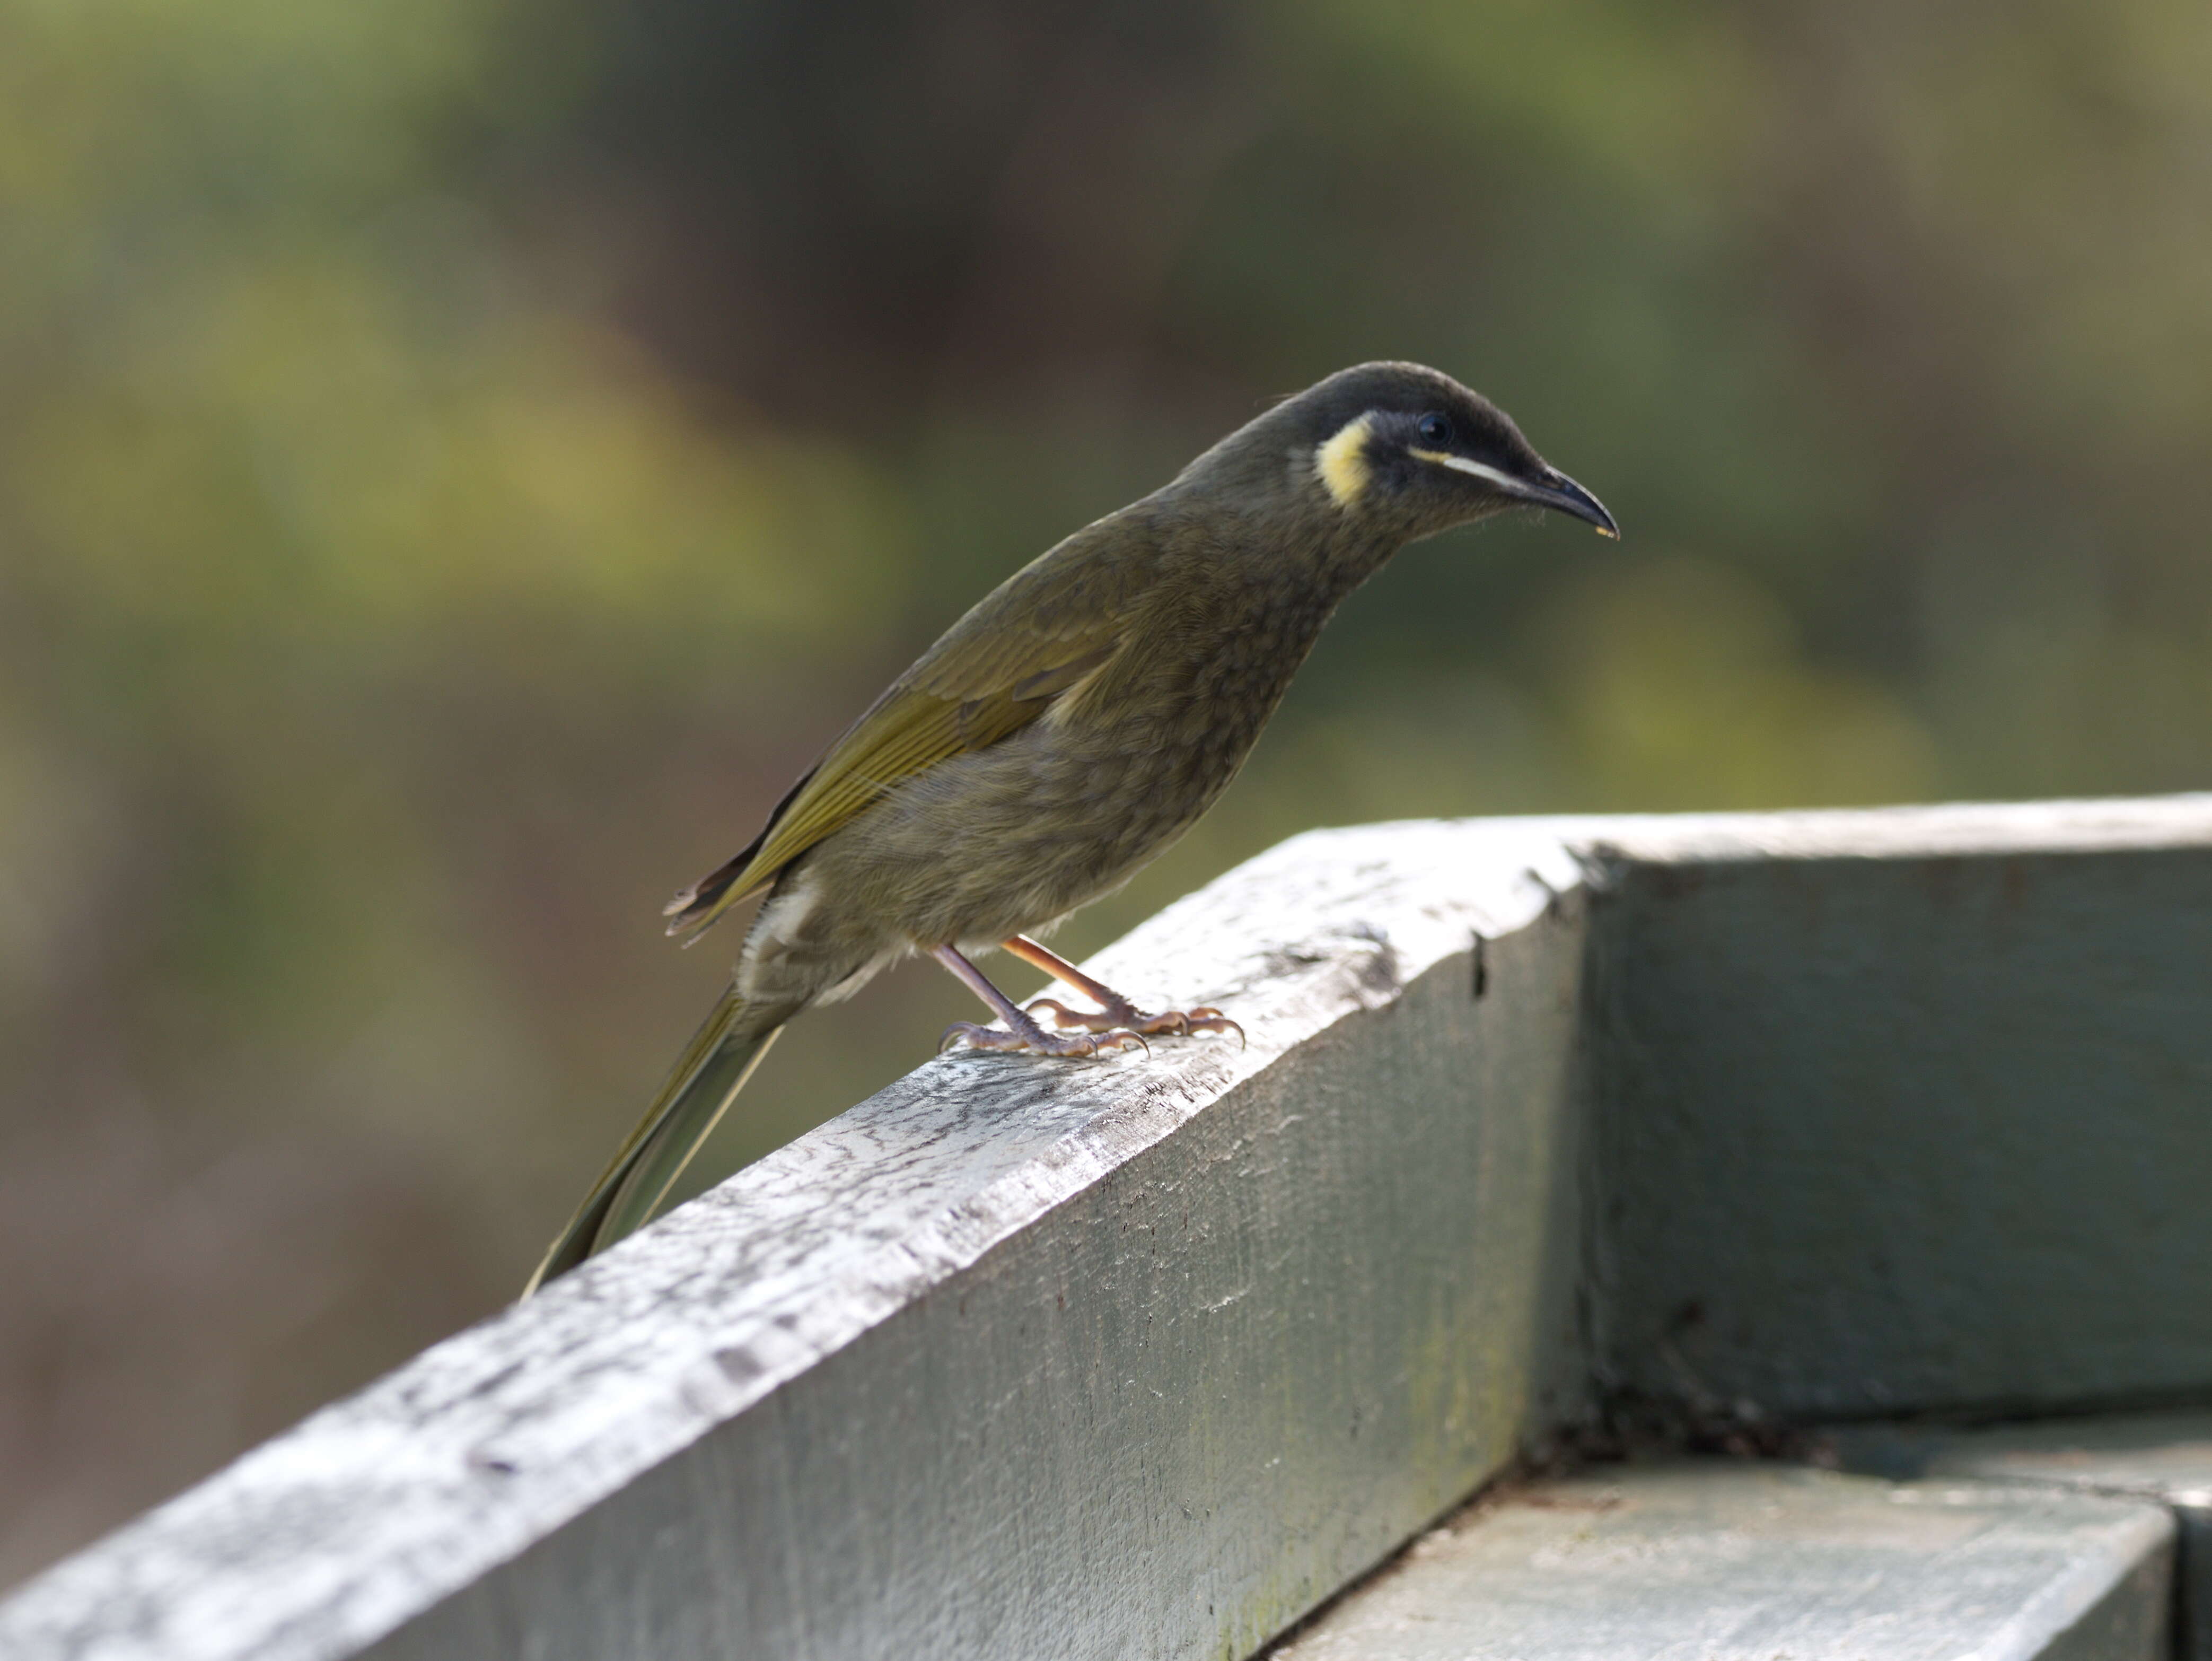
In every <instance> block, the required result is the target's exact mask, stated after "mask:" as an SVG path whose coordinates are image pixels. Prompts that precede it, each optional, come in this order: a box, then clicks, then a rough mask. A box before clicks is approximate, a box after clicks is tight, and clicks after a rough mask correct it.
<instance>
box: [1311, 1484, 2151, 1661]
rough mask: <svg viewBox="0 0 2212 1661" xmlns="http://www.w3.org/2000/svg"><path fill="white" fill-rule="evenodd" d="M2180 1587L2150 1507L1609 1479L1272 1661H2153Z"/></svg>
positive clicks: (1540, 1501)
mask: <svg viewBox="0 0 2212 1661" xmlns="http://www.w3.org/2000/svg"><path fill="white" fill-rule="evenodd" d="M2172 1572H2173V1521H2172V1518H2171V1517H2169V1516H2168V1515H2167V1514H2166V1512H2163V1511H2161V1510H2160V1509H2159V1508H2158V1507H2157V1506H2153V1505H2147V1504H2144V1503H2142V1502H2140V1501H2130V1500H2112V1499H2106V1498H2101V1497H2097V1496H2093V1495H2088V1494H2061V1493H2053V1492H2050V1491H2045V1492H2041V1493H2035V1492H2028V1491H2024V1490H2021V1489H2020V1488H2003V1487H2000V1486H1996V1485H1994V1484H1982V1483H1960V1482H1908V1483H1904V1484H1901V1485H1893V1484H1891V1483H1888V1482H1871V1481H1869V1480H1868V1479H1866V1478H1864V1477H1858V1476H1839V1475H1836V1474H1835V1473H1834V1472H1832V1471H1825V1470H1808V1469H1790V1468H1789V1467H1786V1466H1774V1465H1765V1466H1761V1465H1753V1464H1747V1463H1741V1462H1739V1461H1728V1460H1703V1461H1692V1462H1686V1463H1680V1464H1671V1465H1657V1466H1645V1467H1641V1468H1630V1469H1605V1470H1600V1471H1595V1472H1592V1473H1591V1474H1590V1475H1587V1476H1584V1477H1583V1478H1581V1479H1579V1480H1577V1481H1572V1482H1548V1483H1543V1484H1541V1485H1538V1486H1535V1487H1533V1488H1517V1489H1515V1490H1513V1491H1511V1492H1509V1493H1505V1494H1499V1495H1498V1496H1496V1498H1495V1499H1494V1500H1487V1501H1486V1502H1485V1503H1483V1504H1480V1505H1478V1506H1474V1507H1471V1508H1470V1509H1469V1510H1468V1512H1466V1513H1465V1514H1463V1515H1462V1516H1461V1517H1458V1518H1454V1519H1453V1520H1452V1522H1451V1523H1450V1524H1448V1525H1446V1526H1445V1527H1443V1528H1441V1529H1438V1530H1436V1531H1435V1532H1434V1533H1432V1534H1431V1535H1429V1536H1426V1537H1425V1538H1424V1539H1422V1540H1421V1541H1419V1542H1418V1543H1417V1544H1416V1545H1415V1546H1414V1547H1413V1549H1412V1550H1411V1551H1409V1552H1407V1554H1406V1555H1405V1556H1404V1558H1403V1559H1401V1561H1399V1562H1397V1563H1395V1564H1394V1565H1392V1566H1391V1567H1390V1568H1389V1569H1388V1570H1386V1571H1384V1572H1383V1573H1382V1574H1380V1575H1377V1576H1376V1578H1375V1579H1374V1580H1373V1581H1372V1582H1371V1583H1370V1584H1369V1585H1364V1586H1362V1587H1361V1588H1360V1589H1359V1590H1358V1591H1355V1592H1353V1593H1352V1595H1351V1596H1350V1597H1347V1598H1346V1599H1345V1600H1344V1601H1343V1602H1342V1603H1340V1604H1338V1605H1337V1606H1336V1607H1335V1608H1334V1609H1330V1610H1329V1611H1328V1613H1327V1614H1326V1615H1323V1616H1322V1618H1321V1619H1320V1620H1319V1621H1316V1623H1315V1624H1314V1627H1313V1628H1312V1629H1311V1630H1310V1631H1308V1632H1306V1633H1304V1634H1301V1635H1300V1636H1299V1637H1298V1639H1297V1641H1296V1642H1294V1643H1292V1644H1291V1645H1289V1646H1287V1647H1286V1648H1285V1649H1284V1650H1282V1651H1281V1652H1279V1654H1278V1655H1277V1656H1276V1657H1275V1658H1274V1661H1633V1658H1638V1657H1652V1658H1662V1657H1663V1658H1668V1661H1678V1658H1680V1661H1686V1658H1692V1657H1694V1658H1697V1661H1773V1658H1776V1657H1783V1658H1787V1661H1869V1658H1873V1657H1877V1656H1878V1657H1881V1658H1882V1661H1953V1658H1954V1657H1960V1656H1971V1657H1972V1658H1974V1661H2165V1658H2166V1656H2168V1655H2169V1654H2170V1653H2171V1652H2170V1650H2169V1648H2168V1641H2169V1635H2170V1633H2171V1630H2172Z"/></svg>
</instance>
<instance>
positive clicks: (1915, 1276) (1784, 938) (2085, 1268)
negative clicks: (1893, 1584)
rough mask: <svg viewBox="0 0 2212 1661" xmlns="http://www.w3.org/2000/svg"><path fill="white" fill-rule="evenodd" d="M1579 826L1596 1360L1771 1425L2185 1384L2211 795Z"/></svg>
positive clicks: (2072, 1404) (2206, 1364)
mask: <svg viewBox="0 0 2212 1661" xmlns="http://www.w3.org/2000/svg"><path fill="white" fill-rule="evenodd" d="M1583 849H1584V853H1585V856H1586V857H1587V858H1589V860H1590V861H1591V863H1592V866H1593V868H1594V869H1595V870H1596V871H1597V872H1599V873H1600V875H1599V877H1598V879H1597V885H1598V887H1599V888H1600V890H1601V893H1600V895H1599V897H1598V900H1597V904H1596V907H1595V919H1594V922H1593V933H1592V941H1593V946H1592V958H1591V970H1592V983H1591V987H1592V990H1591V997H1590V1003H1589V1010H1590V1014H1591V1026H1590V1029H1589V1032H1588V1034H1587V1035H1586V1039H1585V1054H1586V1056H1587V1057H1588V1062H1589V1066H1590V1068H1591V1069H1592V1076H1593V1080H1594V1107H1593V1110H1594V1112H1595V1116H1596V1120H1597V1125H1596V1129H1595V1136H1596V1141H1597V1143H1598V1145H1599V1147H1600V1148H1601V1153H1602V1164H1603V1167H1604V1174H1603V1176H1602V1177H1601V1183H1602V1185H1603V1187H1604V1189H1605V1191H1606V1195H1607V1217H1608V1219H1609V1220H1610V1227H1609V1229H1608V1232H1607V1237H1606V1244H1604V1246H1603V1249H1601V1251H1600V1253H1599V1254H1598V1263H1597V1267H1598V1270H1599V1282H1600V1293H1601V1295H1600V1298H1599V1302H1600V1304H1601V1306H1602V1307H1603V1308H1604V1309H1605V1311H1607V1317H1608V1329H1607V1346H1608V1350H1609V1353H1610V1357H1611V1363H1612V1367H1613V1377H1614V1379H1615V1381H1616V1382H1617V1383H1619V1384H1622V1385H1625V1386H1626V1387H1628V1388H1630V1389H1632V1390H1637V1391H1639V1392H1641V1393H1644V1394H1646V1395H1650V1396H1658V1397H1673V1398H1681V1397H1687V1398H1690V1399H1692V1400H1693V1401H1696V1402H1703V1403H1705V1404H1706V1405H1708V1406H1712V1405H1725V1404H1729V1403H1734V1402H1739V1401H1743V1400H1748V1401H1750V1402H1755V1403H1757V1404H1758V1405H1759V1406H1760V1407H1761V1408H1763V1409H1766V1410H1767V1411H1769V1412H1771V1413H1778V1414H1780V1415H1784V1416H1790V1417H1797V1418H1806V1417H1814V1416H1841V1415H1874V1414H1890V1413H1899V1412H1904V1411H1917V1410H1925V1409H1974V1410H1976V1411H1980V1412H1990V1411H1997V1410H2002V1411H2008V1412H2014V1413H2019V1412H2027V1411H2047V1410H2050V1409H2057V1408H2068V1409H2080V1408H2082V1407H2087V1406H2093V1405H2096V1404H2099V1403H2117V1402H2130V1401H2135V1402H2145V1401H2151V1400H2156V1399H2160V1398H2164V1399H2169V1400H2170V1399H2173V1398H2175V1397H2177V1396H2183V1395H2187V1394H2191V1393H2193V1392H2208V1393H2212V1298H2207V1297H2206V1296H2205V1295H2204V1290H2203V1289H2204V1287H2206V1286H2207V1285H2212V1207H2208V1206H2207V1205H2206V1204H2205V1202H2204V1196H2205V1195H2206V1194H2207V1193H2212V799H2208V798H2206V797H2203V796H2197V797H2184V798H2174V799H2170V800H2166V801H2163V802H2157V803H2127V802H2090V803H2079V804H2064V803H2051V804H2036V805H2033V806H2026V807H2015V808H1953V809H1930V810H1916V811H1914V812H1899V813H1894V814H1886V815H1882V816H1881V817H1880V818H1878V819H1872V820H1869V819H1867V818H1863V817H1862V818H1860V819H1859V821H1858V822H1857V824H1856V825H1854V824H1853V822H1852V820H1851V819H1850V817H1849V816H1838V815H1805V816H1802V817H1800V816H1790V818H1789V819H1788V820H1786V821H1776V820H1768V821H1765V822H1761V821H1757V820H1753V821H1746V822H1743V823H1742V824H1740V825H1730V824H1727V823H1726V822H1722V821H1708V822H1705V823H1704V824H1697V823H1683V824H1674V825H1671V826H1670V825H1665V824H1660V825H1656V826H1651V827H1648V828H1644V829H1638V828H1635V827H1627V828H1624V830H1623V831H1620V833H1618V834H1606V835H1601V836H1599V837H1593V838H1590V839H1589V841H1587V842H1586V843H1583Z"/></svg>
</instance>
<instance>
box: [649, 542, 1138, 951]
mask: <svg viewBox="0 0 2212 1661" xmlns="http://www.w3.org/2000/svg"><path fill="white" fill-rule="evenodd" d="M1149 531H1150V527H1149V526H1146V525H1144V524H1143V523H1142V522H1141V521H1140V520H1139V519H1138V516H1137V515H1136V514H1134V513H1133V512H1132V511H1130V510H1124V511H1123V512H1122V513H1120V514H1114V515H1111V516H1110V517H1109V518H1107V519H1103V520H1099V521H1098V522H1097V524H1095V525H1091V526H1087V527H1085V529H1083V530H1081V531H1079V532H1076V533H1075V534H1074V535H1073V536H1072V537H1070V538H1067V540H1066V541H1065V542H1063V543H1061V544H1060V545H1059V546H1058V547H1056V548H1054V549H1053V550H1051V551H1049V552H1048V553H1046V554H1043V555H1042V556H1040V557H1038V558H1036V559H1035V560H1033V561H1031V562H1030V563H1029V564H1028V565H1026V566H1024V568H1023V569H1021V570H1019V571H1017V572H1016V573H1015V574H1014V575H1012V576H1011V577H1009V578H1007V579H1006V581H1004V582H1002V583H1000V585H999V587H996V588H994V589H993V590H992V591H991V593H988V594H987V595H986V596H984V598H983V599H981V601H979V602H978V603H977V604H976V605H975V607H974V609H972V610H971V611H969V613H968V614H967V615H966V616H965V617H963V618H961V619H960V621H959V622H957V623H956V624H953V625H952V627H951V629H950V630H947V631H946V633H945V636H944V637H943V638H942V639H941V640H939V642H937V644H936V645H934V646H933V647H932V648H930V649H929V651H928V652H927V654H924V655H923V657H922V658H921V660H920V661H919V662H917V663H916V664H915V666H913V667H912V668H910V669H908V671H907V672H906V673H905V674H903V675H902V676H900V677H899V678H898V679H897V680H896V682H895V683H893V684H892V685H891V687H890V690H889V691H885V692H884V695H883V696H882V697H879V698H878V699H877V700H876V702H875V703H873V704H872V706H871V707H870V708H869V709H868V710H867V712H866V714H864V715H862V716H861V717H860V719H859V720H858V721H854V723H853V725H852V726H851V727H849V728H848V729H847V731H846V733H845V735H844V736H843V737H842V738H841V739H838V740H837V741H836V743H835V744H834V745H831V746H830V747H829V753H828V754H826V755H824V756H823V758H822V759H821V761H819V762H818V763H817V764H815V766H814V768H813V770H811V772H809V773H808V774H807V775H806V776H805V777H803V778H801V779H800V780H799V782H798V783H797V784H795V785H794V786H793V787H792V789H791V792H790V794H788V795H787V796H786V797H785V798H784V799H783V800H782V801H781V802H780V803H779V804H777V806H776V808H775V812H773V813H772V814H770V815H769V822H768V824H767V825H766V826H765V827H764V828H763V830H762V831H761V833H760V835H759V836H758V837H757V838H755V839H754V841H753V843H752V845H751V846H750V847H749V848H747V849H744V851H743V852H742V853H740V854H738V855H737V856H736V857H735V858H734V859H732V860H731V861H729V862H728V863H726V864H725V865H723V866H722V867H720V869H718V870H716V871H714V873H712V874H711V875H708V876H707V877H704V878H702V879H701V880H700V881H698V882H697V883H696V884H694V885H692V886H691V887H690V888H688V889H686V890H684V892H682V893H681V894H678V896H677V897H675V898H674V899H673V900H671V902H670V903H669V904H668V905H667V907H666V915H667V916H669V917H670V918H671V922H670V923H669V926H668V932H669V933H670V934H683V935H690V936H693V937H696V935H697V934H699V933H700V932H701V931H702V930H703V929H705V928H708V926H709V925H710V924H712V923H713V922H714V920H715V919H716V918H718V917H720V916H721V915H722V913H723V912H725V911H726V910H728V909H729V908H730V907H731V906H732V905H734V904H737V903H738V901H739V900H741V899H743V898H744V897H746V896H747V895H749V894H751V893H754V892H757V891H758V890H760V889H762V888H764V887H766V886H767V885H769V883H771V882H773V881H774V880H775V878H776V876H777V874H778V873H780V872H781V871H782V869H783V868H784V867H786V866H787V865H789V864H790V863H791V862H792V861H793V860H795V859H797V858H798V857H799V855H802V854H804V853H805V852H806V850H807V849H810V848H812V847H813V846H814V845H815V844H816V843H818V842H820V841H821V840H822V839H823V837H828V836H829V835H831V834H832V833H834V832H835V831H838V830H839V829H841V828H842V827H843V826H844V825H846V824H850V823H851V822H852V821H853V819H854V818H856V817H857V816H858V815H859V814H860V813H862V812H865V811H866V809H867V808H868V807H869V806H872V804H873V803H875V802H877V801H878V800H881V799H882V798H883V797H884V795H886V794H889V793H890V791H891V790H893V789H895V788H897V787H898V786H899V785H900V784H902V783H903V782H906V781H907V780H908V779H911V778H913V777H915V776H916V775H918V774H921V773H922V772H924V771H926V770H928V769H929V768H932V767H934V766H936V765H938V764H939V763H941V762H944V761H947V760H949V759H951V757H955V756H959V755H964V754H968V753H970V752H972V751H977V750H982V749H985V748H987V747H988V746H990V745H994V744H998V743H1000V742H1003V741H1004V740H1005V739H1007V738H1010V737H1012V735H1013V734H1014V733H1018V732H1020V731H1021V730H1022V729H1023V728H1024V727H1027V726H1029V725H1030V723H1031V722H1032V721H1036V720H1037V719H1039V718H1040V717H1041V716H1042V715H1044V714H1045V713H1046V712H1047V711H1048V710H1049V709H1052V708H1053V707H1054V704H1055V703H1057V702H1058V701H1059V700H1060V699H1061V698H1064V697H1067V696H1068V695H1069V694H1070V693H1071V692H1073V691H1074V690H1075V689H1077V688H1078V687H1079V686H1080V685H1081V684H1083V683H1084V682H1085V681H1086V680H1088V679H1089V678H1091V676H1092V675H1094V674H1095V673H1097V672H1099V671H1100V670H1103V668H1105V666H1107V665H1108V664H1109V663H1110V662H1111V661H1112V660H1114V658H1115V655H1116V654H1119V653H1120V652H1121V650H1122V649H1123V648H1124V647H1125V646H1126V645H1127V643H1128V642H1129V640H1130V638H1131V637H1132V636H1133V633H1134V632H1135V630H1134V627H1133V625H1134V624H1136V622H1137V618H1136V616H1135V613H1136V611H1137V606H1138V602H1139V600H1140V599H1141V597H1142V596H1143V595H1144V593H1146V591H1147V589H1148V588H1149V587H1150V586H1151V584H1152V577H1153V575H1154V571H1155V567H1156V565H1157V563H1158V561H1157V555H1158V544H1157V543H1156V542H1155V540H1154V538H1152V535H1150V534H1149ZM1147 553H1150V554H1152V555H1153V556H1154V557H1146V554H1147Z"/></svg>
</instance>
